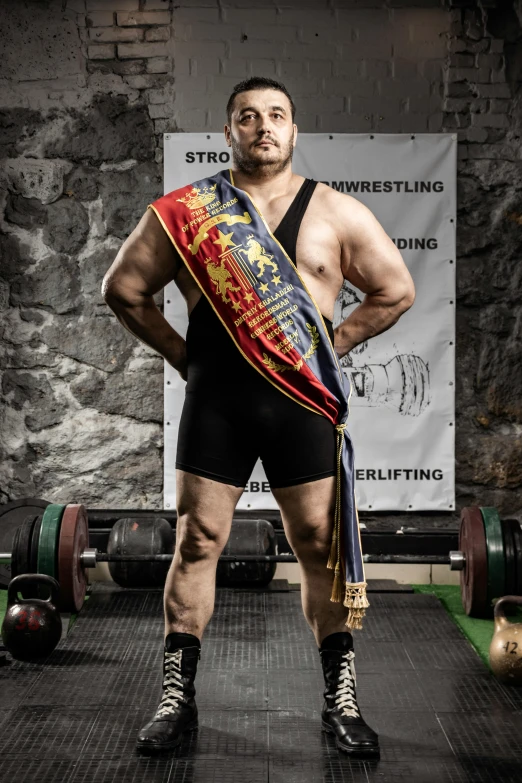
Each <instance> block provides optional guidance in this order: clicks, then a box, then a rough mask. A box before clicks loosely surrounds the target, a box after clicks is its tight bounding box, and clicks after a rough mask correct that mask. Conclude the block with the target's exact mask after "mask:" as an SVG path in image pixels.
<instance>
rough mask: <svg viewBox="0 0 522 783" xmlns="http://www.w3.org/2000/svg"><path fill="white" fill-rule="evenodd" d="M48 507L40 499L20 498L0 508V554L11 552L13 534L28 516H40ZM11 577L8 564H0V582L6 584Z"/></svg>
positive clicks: (46, 503) (46, 502)
mask: <svg viewBox="0 0 522 783" xmlns="http://www.w3.org/2000/svg"><path fill="white" fill-rule="evenodd" d="M48 505H49V502H48V501H47V500H41V499H40V498H20V499H19V500H12V501H11V502H10V503H4V505H3V506H0V552H11V553H12V551H13V543H14V534H15V532H16V530H17V529H18V528H19V527H20V525H21V524H22V522H23V521H24V519H25V517H26V516H28V515H29V514H41V513H42V509H45V508H46V507H47V506H48ZM11 578H12V576H11V565H10V563H7V562H3V563H0V581H1V582H6V583H8V582H9V581H10V579H11Z"/></svg>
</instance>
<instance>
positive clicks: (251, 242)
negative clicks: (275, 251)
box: [241, 234, 279, 277]
mask: <svg viewBox="0 0 522 783" xmlns="http://www.w3.org/2000/svg"><path fill="white" fill-rule="evenodd" d="M246 246H247V248H248V250H243V249H242V250H241V252H242V253H244V254H245V255H246V257H247V258H248V261H249V263H250V265H252V264H255V263H257V267H258V269H259V273H258V275H257V276H258V277H261V276H262V275H263V274H264V272H265V266H267V265H268V266H271V267H272V269H273V270H274V272H277V271H278V269H279V267H278V266H277V264H276V262H275V261H272V259H273V257H274V256H273V255H269V254H268V253H267V252H266V250H265V248H264V247H263V246H262V245H260V244H259V242H258V241H257V240H256V239H254V235H253V234H250V235H249V236H247V243H246Z"/></svg>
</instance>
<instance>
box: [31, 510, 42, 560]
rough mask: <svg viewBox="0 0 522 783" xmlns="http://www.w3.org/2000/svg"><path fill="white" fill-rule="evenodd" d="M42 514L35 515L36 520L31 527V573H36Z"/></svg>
mask: <svg viewBox="0 0 522 783" xmlns="http://www.w3.org/2000/svg"><path fill="white" fill-rule="evenodd" d="M42 519H43V514H40V516H39V517H36V522H35V523H34V527H33V535H32V536H31V556H30V563H31V573H32V574H37V573H38V544H39V543H40V530H41V529H42Z"/></svg>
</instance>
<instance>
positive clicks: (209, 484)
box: [176, 469, 243, 547]
mask: <svg viewBox="0 0 522 783" xmlns="http://www.w3.org/2000/svg"><path fill="white" fill-rule="evenodd" d="M242 493H243V487H236V486H234V485H232V484H226V483H224V482H221V481H215V480H213V479H210V478H206V477H204V476H199V475H196V474H195V473H190V472H188V471H185V470H180V469H176V509H177V514H178V521H177V525H176V540H177V541H178V540H181V537H182V538H183V540H185V542H187V540H190V539H199V540H201V539H203V540H205V539H207V540H209V541H212V542H215V543H216V544H217V545H219V546H220V547H224V546H225V544H226V542H227V541H228V538H229V536H230V530H231V527H232V518H233V516H234V511H235V508H236V505H237V503H238V501H239V498H240V497H241V494H242ZM178 531H179V533H178ZM178 536H179V537H178Z"/></svg>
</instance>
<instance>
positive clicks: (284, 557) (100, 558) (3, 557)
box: [0, 549, 466, 571]
mask: <svg viewBox="0 0 522 783" xmlns="http://www.w3.org/2000/svg"><path fill="white" fill-rule="evenodd" d="M173 558H174V555H173V554H171V555H169V554H161V555H115V554H108V553H106V552H100V551H98V549H84V550H83V552H82V553H81V554H80V562H81V564H82V566H83V568H96V563H151V562H152V563H167V562H169V561H171V560H172V559H173ZM219 560H220V561H222V562H225V563H241V562H244V561H250V562H257V563H298V562H299V561H298V559H297V557H296V556H295V555H291V554H279V555H220V557H219ZM363 560H364V562H365V563H397V564H404V565H407V564H412V565H449V566H450V570H452V571H459V570H462V569H463V568H464V564H465V561H466V558H465V556H464V553H463V552H450V553H449V555H448V556H446V555H431V556H430V555H426V557H421V556H417V555H363ZM2 561H3V562H5V563H7V562H10V561H11V553H10V552H0V562H2Z"/></svg>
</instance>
